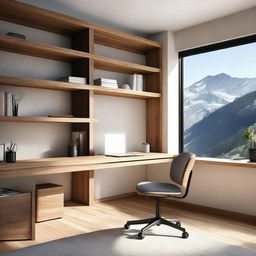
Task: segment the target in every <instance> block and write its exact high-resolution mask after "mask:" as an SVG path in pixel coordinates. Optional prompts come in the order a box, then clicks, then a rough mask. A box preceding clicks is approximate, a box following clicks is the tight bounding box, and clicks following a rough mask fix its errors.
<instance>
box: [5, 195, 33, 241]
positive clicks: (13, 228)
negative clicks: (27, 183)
mask: <svg viewBox="0 0 256 256" xmlns="http://www.w3.org/2000/svg"><path fill="white" fill-rule="evenodd" d="M26 239H34V218H33V206H32V193H20V194H17V195H10V196H3V197H0V240H26Z"/></svg>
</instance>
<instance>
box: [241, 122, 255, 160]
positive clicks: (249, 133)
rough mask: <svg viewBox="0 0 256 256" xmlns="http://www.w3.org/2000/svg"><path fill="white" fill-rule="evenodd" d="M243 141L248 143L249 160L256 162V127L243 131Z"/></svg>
mask: <svg viewBox="0 0 256 256" xmlns="http://www.w3.org/2000/svg"><path fill="white" fill-rule="evenodd" d="M244 139H245V141H247V142H248V143H249V159H250V161H251V162H256V125H253V126H250V127H248V128H247V129H246V130H245V133H244Z"/></svg>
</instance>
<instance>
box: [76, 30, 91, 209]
mask: <svg viewBox="0 0 256 256" xmlns="http://www.w3.org/2000/svg"><path fill="white" fill-rule="evenodd" d="M93 45H94V44H93V31H92V29H87V30H85V31H82V32H79V33H77V34H75V35H74V36H72V48H73V49H76V50H79V51H85V52H89V53H91V54H93V50H94V49H93ZM72 75H74V76H83V77H86V78H87V81H88V82H89V83H90V82H93V80H94V79H93V60H91V59H86V60H81V61H76V62H75V63H72ZM93 103H94V95H93V92H91V91H86V92H85V91H77V92H73V93H72V113H73V114H74V115H78V116H85V117H88V118H93V116H94V115H93V114H94V113H93V110H94V109H93V107H94V104H93ZM72 130H73V131H85V132H86V141H87V143H86V149H85V150H84V152H85V154H84V155H90V154H93V152H94V148H93V125H90V124H89V125H83V124H73V126H72ZM93 183H94V173H93V171H92V170H89V171H79V172H73V173H72V192H71V194H72V200H74V201H77V202H80V203H84V204H86V205H91V204H92V203H93V199H94V197H93V192H94V187H93Z"/></svg>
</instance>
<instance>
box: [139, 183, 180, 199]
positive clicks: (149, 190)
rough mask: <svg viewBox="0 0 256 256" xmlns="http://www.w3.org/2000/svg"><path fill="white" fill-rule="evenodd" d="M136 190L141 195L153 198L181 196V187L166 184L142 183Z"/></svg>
mask: <svg viewBox="0 0 256 256" xmlns="http://www.w3.org/2000/svg"><path fill="white" fill-rule="evenodd" d="M136 188H137V192H138V193H139V194H145V195H152V196H171V195H179V194H181V189H180V187H178V186H177V185H174V184H170V183H164V182H150V181H146V182H140V183H139V184H138V185H137V187H136Z"/></svg>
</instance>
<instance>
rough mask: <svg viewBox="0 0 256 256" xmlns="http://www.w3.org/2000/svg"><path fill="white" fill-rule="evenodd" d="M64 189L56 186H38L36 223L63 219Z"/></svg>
mask: <svg viewBox="0 0 256 256" xmlns="http://www.w3.org/2000/svg"><path fill="white" fill-rule="evenodd" d="M63 211H64V187H63V186H62V185H56V184H51V183H47V184H38V185H36V222H41V221H46V220H52V219H57V218H62V217H63Z"/></svg>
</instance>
